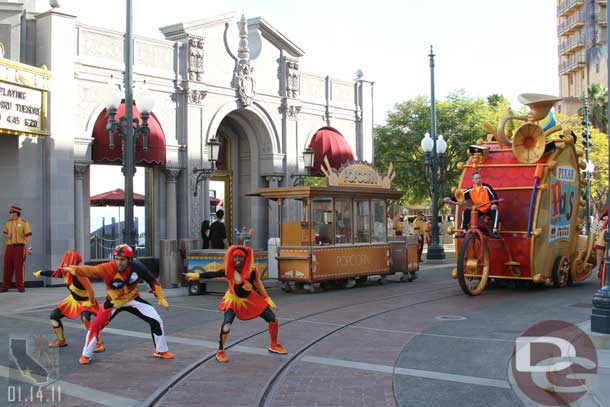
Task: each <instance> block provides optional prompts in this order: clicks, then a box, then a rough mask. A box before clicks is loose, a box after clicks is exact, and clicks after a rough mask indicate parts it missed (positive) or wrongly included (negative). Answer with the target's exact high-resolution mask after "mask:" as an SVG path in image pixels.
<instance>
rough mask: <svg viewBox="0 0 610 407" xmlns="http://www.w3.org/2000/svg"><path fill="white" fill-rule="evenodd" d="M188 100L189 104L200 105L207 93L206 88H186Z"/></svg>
mask: <svg viewBox="0 0 610 407" xmlns="http://www.w3.org/2000/svg"><path fill="white" fill-rule="evenodd" d="M187 95H188V101H189V103H191V104H195V105H200V104H202V103H203V99H205V97H206V96H207V95H208V91H207V90H197V89H189V90H188V93H187Z"/></svg>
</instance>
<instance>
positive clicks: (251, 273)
mask: <svg viewBox="0 0 610 407" xmlns="http://www.w3.org/2000/svg"><path fill="white" fill-rule="evenodd" d="M234 257H243V258H244V262H243V265H242V267H241V269H240V270H241V271H240V270H238V269H236V267H235V260H234ZM253 260H254V252H253V251H252V249H251V248H250V247H247V246H237V245H235V246H231V247H229V249H228V250H227V253H226V255H225V259H224V270H221V271H216V272H201V273H187V274H186V277H187V279H189V280H195V279H199V278H214V277H226V279H227V283H228V284H229V288H228V289H227V291H226V292H225V295H224V296H223V297H222V300H221V301H220V305H219V306H218V309H220V310H221V311H224V313H225V314H224V320H223V323H222V327H221V329H220V335H219V341H218V352H217V353H216V360H218V361H219V362H228V361H229V359H228V357H227V355H226V354H225V351H224V345H225V343H226V342H227V339H228V337H229V332H230V330H231V324H232V323H233V320H234V319H235V317H237V318H239V319H241V320H248V319H253V318H256V317H261V318H263V319H264V320H265V321H266V322H267V323H268V324H269V327H268V329H269V337H270V340H271V344H270V345H269V348H268V350H269V352H273V353H279V354H286V353H288V352H287V351H286V350H285V349H284V348H283V347H282V345H280V344H279V343H278V341H277V337H278V331H279V323H278V320H277V318H276V317H275V314H274V313H273V311H271V308H275V304H274V303H273V300H271V298H270V297H269V295H268V294H267V291H266V290H265V287H264V285H263V283H262V281H261V279H260V274H259V271H258V270H257V269H256V268H255V267H253Z"/></svg>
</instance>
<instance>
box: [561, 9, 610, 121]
mask: <svg viewBox="0 0 610 407" xmlns="http://www.w3.org/2000/svg"><path fill="white" fill-rule="evenodd" d="M606 6H607V1H606V0H557V35H558V44H559V49H558V53H559V89H560V91H559V92H560V96H561V97H562V98H564V100H563V101H562V102H561V103H560V104H559V110H560V111H561V112H562V113H566V114H575V113H576V111H577V110H578V109H579V108H580V107H581V106H582V104H583V98H584V97H585V96H586V95H587V89H590V88H591V85H593V84H595V83H599V84H601V85H602V86H603V87H604V88H607V87H608V69H607V61H608V51H607V46H606V44H607V37H608V34H607V29H608V21H607V18H606Z"/></svg>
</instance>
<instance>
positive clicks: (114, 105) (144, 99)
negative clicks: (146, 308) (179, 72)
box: [106, 0, 155, 248]
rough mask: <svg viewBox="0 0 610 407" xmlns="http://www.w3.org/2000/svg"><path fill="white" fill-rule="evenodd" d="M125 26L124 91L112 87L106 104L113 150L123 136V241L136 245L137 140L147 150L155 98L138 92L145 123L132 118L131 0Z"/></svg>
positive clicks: (139, 104) (128, 0)
mask: <svg viewBox="0 0 610 407" xmlns="http://www.w3.org/2000/svg"><path fill="white" fill-rule="evenodd" d="M126 2H127V12H126V27H125V43H124V57H125V80H124V85H125V86H124V91H125V94H124V95H123V94H121V92H120V91H119V90H118V88H116V87H113V89H111V90H110V91H109V92H108V95H107V100H106V107H107V112H108V125H107V126H106V129H107V130H108V135H109V143H108V146H109V148H110V149H114V147H115V145H114V137H115V135H116V134H118V135H120V137H121V139H122V146H123V167H122V168H121V172H122V173H123V176H124V178H125V188H124V189H125V225H124V228H123V241H124V242H125V243H126V244H129V245H130V246H132V247H134V248H135V243H136V241H135V239H134V234H133V232H134V222H133V176H134V174H135V172H136V170H135V139H136V137H137V136H138V135H141V136H142V146H143V149H144V151H147V150H148V135H149V134H150V129H149V127H148V118H149V116H150V113H151V111H152V108H153V106H154V103H155V101H154V99H153V97H152V95H150V93H148V92H146V91H145V90H141V91H136V92H137V94H136V95H135V96H136V100H137V102H138V107H139V110H140V118H141V119H142V122H141V123H140V121H139V120H138V119H137V118H134V117H133V110H132V109H133V107H132V106H133V102H134V94H133V31H132V0H126ZM122 99H124V100H125V116H121V117H120V118H119V120H118V121H117V120H116V119H115V116H116V113H117V109H118V107H119V106H120V104H121V100H122Z"/></svg>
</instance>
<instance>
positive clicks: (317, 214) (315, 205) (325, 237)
mask: <svg viewBox="0 0 610 407" xmlns="http://www.w3.org/2000/svg"><path fill="white" fill-rule="evenodd" d="M311 216H312V221H313V231H314V234H315V237H316V244H318V245H329V244H332V242H333V236H332V234H333V200H332V198H317V199H314V200H313V202H312V214H311Z"/></svg>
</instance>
